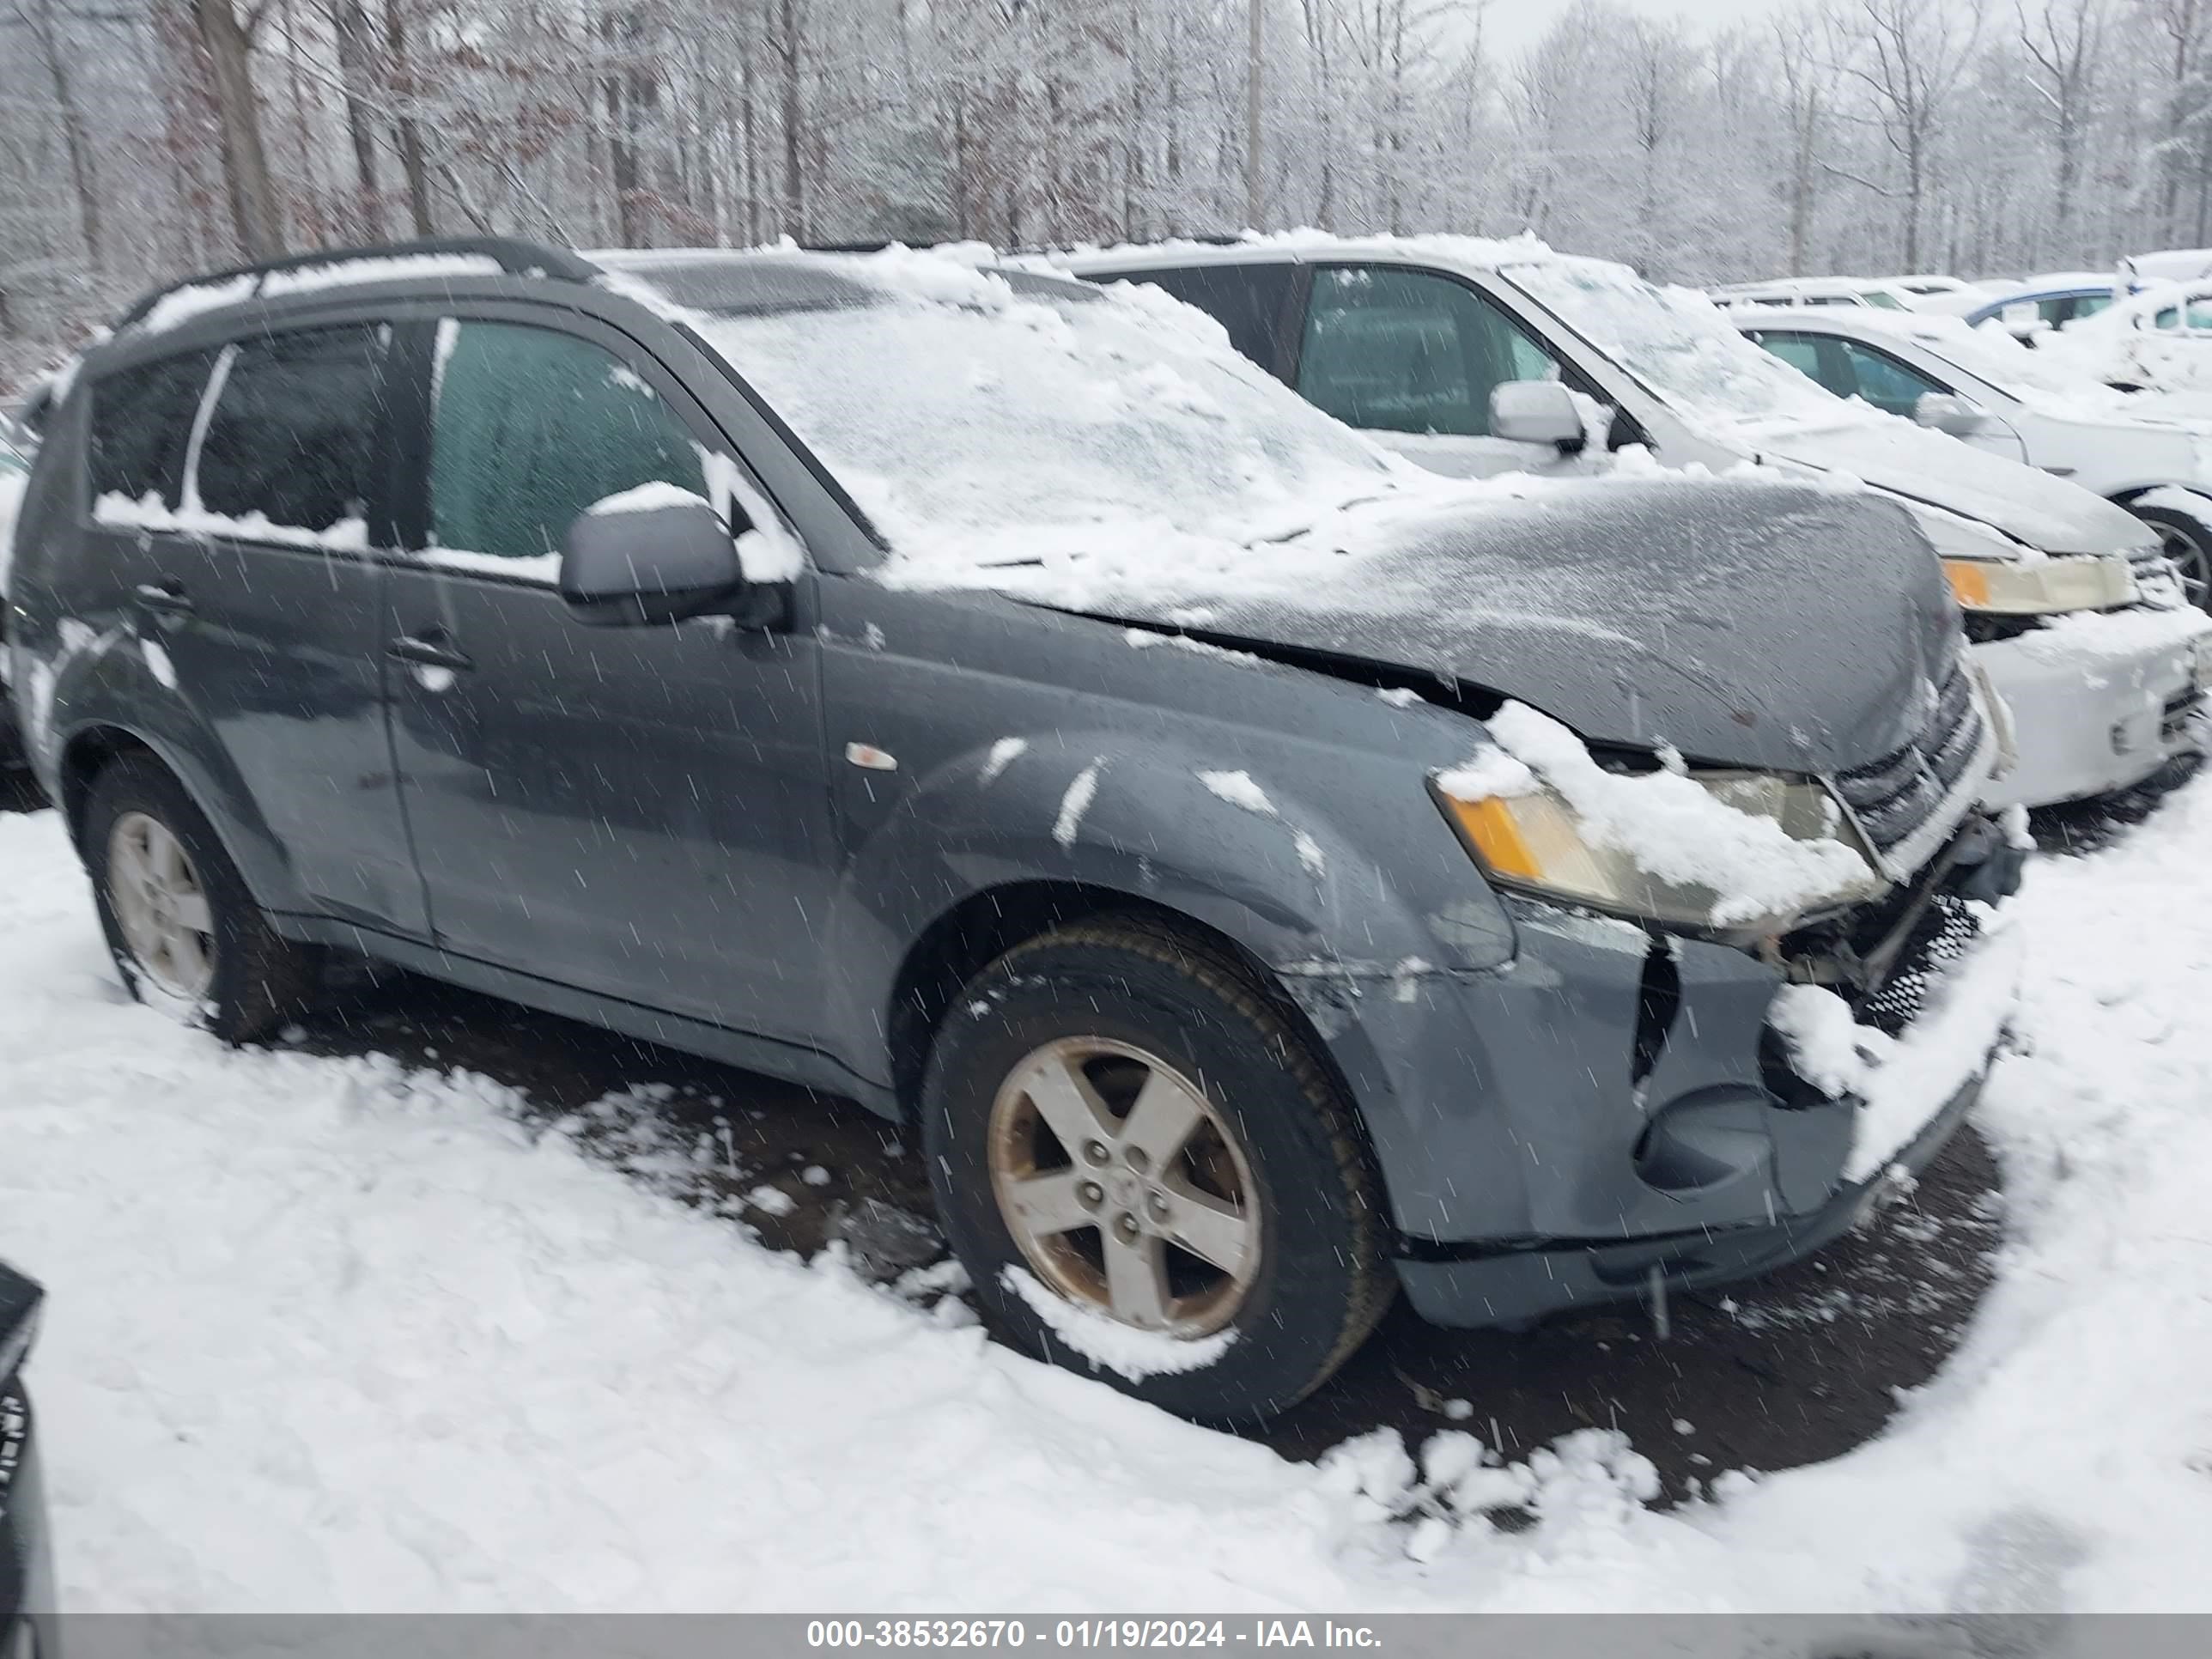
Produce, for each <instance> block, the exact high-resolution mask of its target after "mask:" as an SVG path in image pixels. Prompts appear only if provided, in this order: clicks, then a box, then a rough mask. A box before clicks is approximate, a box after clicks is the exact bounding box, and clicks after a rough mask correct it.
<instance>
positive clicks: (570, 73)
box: [0, 0, 2212, 385]
mask: <svg viewBox="0 0 2212 1659" xmlns="http://www.w3.org/2000/svg"><path fill="white" fill-rule="evenodd" d="M1483 5H1484V0H465V3H453V0H0V385H4V384H5V383H6V380H7V378H8V377H9V375H10V374H15V375H20V374H22V373H24V372H26V371H27V370H28V369H30V368H35V367H36V366H37V365H38V363H39V362H41V361H44V360H45V359H46V358H49V357H51V356H52V355H53V354H54V353H55V352H56V351H57V350H58V349H60V348H62V347H64V346H65V345H67V344H68V343H70V342H71V341H73V339H74V338H75V337H76V336H77V335H78V334H80V333H81V332H82V330H83V328H84V327H85V326H86V325H88V323H89V322H91V321H93V320H95V319H98V318H100V317H101V316H103V315H105V314H107V313H110V312H112V310H113V309H114V307H116V305H117V304H118V302H119V301H122V300H123V299H125V298H126V297H127V296H128V295H131V294H132V293H135V292H137V290H139V289H143V287H144V286H145V285H146V284H147V283H149V282H151V281H153V280H155V278H157V277H161V276H167V275H168V274H171V273H175V272H179V271H182V270H190V269H193V268H204V267H208V266H212V265H220V264H227V263H231V262H234V261H235V260H237V259H238V258H240V257H241V256H245V257H257V256H261V255H264V254H268V253H272V252H278V251H281V250H298V249H305V248H312V247H315V246H321V245H325V244H333V243H341V242H349V241H363V240H368V241H375V240H394V239H400V238H405V237H410V236H414V235H422V234H465V233H471V232H484V231H495V230H496V231H513V232H519V233H521V234H529V235H535V236H543V237H550V238H551V239H554V240H560V241H564V242H569V243H573V244H574V245H577V246H586V247H589V246H605V245H611V244H623V245H641V244H671V243H702V242H704V243H727V244H732V245H744V244H751V243H757V242H762V241H766V240H775V239H776V238H780V237H786V236H788V237H792V238H795V239H796V240H799V241H801V242H808V243H843V242H855V241H866V240H882V239H896V240H906V241H929V240H944V239H948V238H963V239H965V238H981V239H985V240H990V241H992V242H994V243H999V244H1002V245H1015V246H1033V245H1040V244H1047V245H1056V244H1065V243H1070V242H1110V241H1116V240H1125V239H1144V238H1155V237H1161V236H1167V235H1204V234H1223V233H1227V232H1232V231H1235V230H1237V229H1239V228H1243V227H1246V226H1256V227H1259V228H1285V227H1291V226H1302V225H1313V226H1319V227H1322V228H1329V229H1334V230H1339V231H1345V232H1362V231H1413V230H1455V231H1468V232H1479V233H1484V234H1510V233H1513V232H1517V231H1521V230H1524V229H1527V230H1533V231H1534V232H1535V233H1536V234H1538V235H1540V236H1542V237H1544V238H1545V239H1546V240H1549V241H1551V242H1553V244H1554V245H1556V246H1562V247H1565V248H1569V249H1571V250H1574V251H1577V252H1590V253H1599V254H1606V255H1610V256H1613V257H1615V258H1621V259H1626V260H1628V261H1630V262H1632V263H1633V264H1636V265H1638V266H1639V267H1640V268H1641V269H1643V270H1644V271H1645V272H1646V273H1647V274H1650V275H1651V276H1655V277H1658V278H1662V279H1668V280H1674V281H1681V282H1690V283H1705V282H1712V281H1720V280H1726V279H1734V278H1747V277H1754V276H1768V275H1774V274H1781V273H1804V272H1815V271H1850V272H1866V273H1878V272H1887V271H1902V270H1951V271H1954V272H1957V273H1959V274H1960V275H1966V276H1974V275H1984V274H1999V273H2011V272H2019V271H2023V270H2035V269H2047V268H2051V267H2054V266H2059V267H2076V266H2090V267H2097V266H2100V265H2102V264H2106V263H2107V262H2108V261H2109V260H2110V259H2111V258H2112V257H2113V256H2115V255H2116V254H2118V253H2120V252H2126V251H2130V250H2132V249H2136V248H2141V247H2150V246H2176V245H2197V244H2202V243H2204V242H2207V241H2212V0H1800V3H1797V4H1796V5H1795V6H1793V7H1791V8H1790V9H1786V10H1781V11H1778V12H1775V13H1773V14H1771V15H1764V16H1760V17H1759V18H1757V19H1755V20H1753V21H1746V22H1744V23H1742V24H1741V25H1739V26H1736V27H1732V28H1729V29H1724V30H1717V31H1716V30H1711V29H1707V28H1705V27H1700V26H1699V25H1698V24H1697V23H1696V22H1695V21H1694V20H1692V19H1683V20H1658V21H1655V20H1654V19H1653V18H1651V17H1650V16H1649V15H1644V14H1642V13H1638V12H1636V11H1632V10H1630V9H1626V8H1625V7H1624V6H1622V5H1621V4H1620V3H1617V0H1576V3H1574V4H1573V5H1572V6H1571V7H1570V8H1569V9H1566V10H1565V11H1564V12H1562V14H1561V15H1559V18H1558V20H1557V21H1555V22H1554V23H1553V25H1552V27H1550V28H1549V30H1548V31H1547V33H1545V34H1544V35H1543V36H1542V37H1541V39H1540V40H1538V41H1537V42H1536V43H1535V44H1534V46H1531V47H1529V48H1528V49H1527V50H1526V51H1522V52H1516V53H1512V54H1507V53H1504V52H1498V51H1497V50H1495V49H1494V47H1493V46H1491V45H1490V44H1489V43H1488V42H1486V38H1485V37H1486V32H1485V27H1484V24H1485V21H1486V20H1485V16H1484V12H1483Z"/></svg>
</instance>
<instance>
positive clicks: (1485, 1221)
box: [1352, 818, 2024, 1326]
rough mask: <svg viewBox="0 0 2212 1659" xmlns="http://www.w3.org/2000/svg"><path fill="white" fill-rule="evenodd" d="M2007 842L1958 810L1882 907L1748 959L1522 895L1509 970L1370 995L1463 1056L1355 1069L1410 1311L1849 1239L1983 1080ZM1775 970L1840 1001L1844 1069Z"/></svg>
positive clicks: (1396, 1040) (2003, 988) (1511, 1307)
mask: <svg viewBox="0 0 2212 1659" xmlns="http://www.w3.org/2000/svg"><path fill="white" fill-rule="evenodd" d="M2023 857H2024V854H2023V853H2022V852H2021V849H2019V848H2015V847H2012V846H2010V845H2008V843H2007V842H2005V840H2004V838H2003V837H2002V836H2001V835H2000V834H1999V833H1998V832H1997V830H1996V826H1995V825H1994V824H1992V823H1990V822H1989V821H1988V820H1987V819H1984V818H1975V819H1972V820H1970V821H1969V823H1967V824H1966V826H1965V827H1964V828H1962V829H1960V831H1959V833H1958V834H1957V835H1956V836H1954V838H1953V840H1952V842H1951V843H1950V844H1949V845H1948V847H1946V848H1944V849H1943V850H1942V853H1941V854H1939V855H1938V856H1937V857H1936V859H1935V860H1931V862H1930V863H1929V866H1927V867H1926V869H1925V870H1924V871H1923V872H1922V875H1921V878H1920V879H1919V881H1918V882H1917V884H1915V885H1914V886H1913V887H1911V888H1910V889H1908V890H1904V891H1902V892H1899V893H1898V894H1896V895H1894V896H1893V897H1892V899H1891V900H1890V901H1889V902H1887V903H1886V904H1885V905H1883V906H1882V907H1881V908H1879V910H1878V911H1875V912H1870V913H1867V914H1862V915H1857V916H1854V917H1853V918H1850V921H1849V922H1848V924H1840V923H1839V924H1836V925H1832V926H1831V927H1829V928H1827V929H1826V930H1808V931H1807V933H1804V934H1802V935H1797V936H1792V937H1790V938H1789V939H1783V940H1779V941H1776V942H1774V943H1773V945H1771V947H1770V948H1768V949H1767V950H1765V951H1747V950H1743V949H1739V948H1736V947H1734V946H1731V945H1723V944H1720V943H1717V942H1714V941H1710V940H1703V939H1685V938H1680V937H1674V936H1668V935H1657V934H1653V933H1647V932H1645V931H1644V930H1643V929H1640V928H1636V927H1629V926H1627V925H1626V924H1623V923H1618V922H1610V921H1601V920H1599V919H1595V918H1591V917H1587V916H1578V915H1572V914H1570V913H1567V912H1564V911H1559V910H1557V909H1555V908H1551V907H1547V906H1543V905H1540V904H1534V903H1527V904H1522V905H1519V906H1517V907H1516V910H1515V921H1516V929H1517V932H1518V935H1519V950H1518V951H1517V953H1516V957H1515V959H1514V961H1513V963H1512V964H1511V966H1510V969H1506V970H1504V971H1501V972H1496V973H1490V974H1473V973H1469V974H1451V975H1432V976H1430V977H1429V978H1426V979H1425V980H1424V981H1422V982H1421V985H1420V987H1419V994H1418V997H1417V998H1409V997H1407V996H1406V995H1405V994H1403V991H1402V987H1401V991H1400V993H1399V994H1394V995H1390V996H1388V997H1383V998H1376V999H1373V1000H1371V1001H1370V1006H1368V1007H1367V1008H1366V1009H1364V1011H1363V1012H1362V1015H1361V1023H1362V1024H1363V1025H1368V1026H1373V1025H1375V1024H1378V1023H1382V1024H1389V1023H1390V1022H1392V1021H1394V1020H1395V1021H1397V1022H1399V1023H1400V1024H1399V1026H1398V1029H1397V1030H1395V1032H1393V1033H1392V1034H1391V1037H1390V1046H1391V1047H1392V1048H1396V1047H1397V1045H1398V1044H1400V1043H1402V1042H1412V1043H1413V1045H1414V1048H1415V1049H1416V1057H1415V1061H1414V1063H1415V1064H1416V1065H1417V1066H1418V1067H1419V1072H1420V1073H1423V1074H1429V1073H1432V1072H1433V1069H1434V1068H1437V1067H1444V1066H1453V1065H1454V1064H1455V1062H1456V1070H1457V1073H1458V1076H1459V1078H1460V1079H1461V1080H1462V1085H1463V1086H1462V1089H1461V1090H1460V1091H1457V1092H1455V1093H1451V1094H1446V1093H1445V1092H1443V1091H1439V1090H1437V1089H1436V1088H1434V1087H1433V1086H1432V1085H1431V1084H1430V1082H1429V1079H1428V1077H1427V1076H1425V1075H1424V1076H1422V1077H1419V1078H1414V1077H1410V1076H1405V1075H1404V1074H1401V1081H1403V1082H1404V1083H1405V1084H1406V1085H1407V1086H1403V1087H1401V1088H1400V1089H1399V1090H1398V1091H1397V1093H1396V1095H1395V1097H1389V1098H1378V1095H1377V1091H1376V1090H1375V1089H1374V1088H1373V1087H1372V1086H1371V1085H1370V1086H1366V1087H1363V1086H1362V1080H1361V1079H1358V1078H1354V1079H1352V1081H1353V1085H1354V1088H1355V1091H1358V1092H1359V1093H1360V1094H1361V1096H1362V1101H1363V1115H1364V1118H1365V1120H1366V1121H1367V1123H1368V1126H1369V1129H1370V1138H1371V1139H1372V1140H1373V1142H1374V1144H1375V1145H1376V1150H1377V1154H1378V1157H1379V1158H1381V1160H1382V1162H1383V1164H1384V1173H1385V1177H1386V1180H1387V1182H1389V1190H1390V1193H1391V1196H1392V1201H1393V1206H1394V1208H1395V1210H1396V1211H1397V1215H1398V1221H1399V1225H1400V1232H1401V1238H1400V1244H1399V1250H1398V1255H1399V1262H1398V1270H1399V1276H1400V1279H1401V1283H1402V1284H1403V1285H1404V1286H1405V1288H1406V1290H1407V1296H1408V1299H1409V1300H1410V1301H1411V1302H1412V1304H1413V1306H1414V1308H1415V1309H1416V1310H1417V1311H1419V1313H1420V1314H1421V1315H1422V1316H1424V1317H1425V1318H1427V1319H1429V1320H1430V1321H1431V1322H1435V1323H1437V1324H1443V1325H1455V1326H1463V1325H1493V1324H1506V1325H1510V1324H1520V1323H1524V1322H1528V1321H1529V1320H1531V1319H1534V1318H1536V1317H1538V1316H1541V1315H1544V1314H1547V1313H1550V1312H1553V1311H1556V1310H1561V1309H1565V1308H1571V1307H1576V1306H1579V1305H1584V1304H1590V1303H1599V1302H1607V1301H1613V1300H1618V1299H1621V1298H1624V1297H1635V1296H1638V1295H1642V1294H1644V1293H1645V1292H1646V1291H1649V1290H1650V1287H1651V1285H1652V1283H1653V1275H1654V1273H1655V1272H1656V1273H1657V1275H1658V1276H1659V1277H1660V1278H1661V1279H1663V1280H1664V1281H1665V1282H1667V1283H1668V1284H1673V1285H1703V1284H1710V1283H1714V1282H1717V1281H1718V1280H1721V1279H1729V1278H1734V1277H1739V1276H1741V1275H1743V1274H1747V1273H1758V1272H1760V1271H1763V1270H1765V1269H1766V1268H1769V1267H1776V1266H1779V1265H1781V1264H1782V1263H1784V1262H1786V1261H1792V1260H1795V1259H1796V1258H1797V1257H1799V1256H1802V1255H1804V1254H1806V1253H1807V1252H1808V1251H1811V1250H1814V1249H1818V1248H1820V1246H1821V1245H1822V1244H1824V1243H1826V1242H1827V1241H1828V1240H1830V1239H1832V1238H1833V1237H1835V1236H1836V1235H1837V1234H1838V1233H1839V1232H1841V1231H1844V1230H1845V1229H1846V1228H1848V1227H1849V1226H1850V1225H1851V1224H1852V1223H1853V1222H1854V1221H1855V1220H1856V1219H1857V1218H1858V1216H1859V1215H1860V1214H1862V1213H1863V1212H1864V1210H1865V1208H1866V1206H1868V1205H1869V1203H1871V1202H1873V1201H1874V1200H1875V1196H1876V1195H1877V1194H1879V1193H1880V1192H1881V1190H1883V1189H1884V1184H1885V1182H1889V1181H1891V1180H1893V1178H1894V1174H1895V1172H1896V1171H1897V1170H1900V1169H1902V1170H1917V1168H1919V1167H1920V1166H1921V1165H1922V1164H1924V1163H1925V1162H1926V1161H1927V1160H1928V1159H1929V1158H1933V1157H1934V1156H1935V1155H1936V1152H1938V1151H1939V1150H1940V1149H1941V1148H1942V1146H1943V1144H1944V1142H1945V1141H1946V1140H1947V1139H1948V1138H1949V1136H1950V1133H1951V1132H1952V1130H1953V1129H1954V1127H1956V1126H1957V1124H1958V1122H1959V1121H1960V1119H1961V1118H1962V1117H1963V1116H1964V1115H1965V1114H1966V1110H1967V1109H1968V1107H1969V1106H1970V1105H1971V1104H1972V1101H1973V1099H1974V1097H1975V1096H1976V1094H1977V1093H1978V1090H1979V1088H1980V1086H1981V1080H1982V1079H1983V1077H1984V1074H1985V1073H1986V1072H1987V1070H1988V1067H1989V1065H1990V1060H1991V1058H1992V1056H1993V1055H1994V1054H1995V1053H1996V1050H1997V1048H1999V1046H2000V1044H2001V1042H2002V1039H2003V1036H2004V1032H2005V1030H2006V1027H2007V1024H2008V1020H2009V1018H2010V1015H2011V1012H2012V1008H2013V1003H2014V997H2015V990H2016V987H2017V983H2018V978H2019V960H2018V958H2019V945H2018V941H2017V939H2016V937H2015V935H2014V933H2013V932H2012V930H2011V928H2010V927H2008V925H2007V923H2008V918H2006V917H2005V916H2004V915H2002V913H2001V911H2000V909H1999V906H2000V904H2001V902H2002V900H2003V898H2004V897H2006V896H2008V895H2009V894H2010V893H2011V892H2012V891H2013V890H2015V888H2016V887H2017V886H2018V884H2019V879H2020V872H2021V863H2022V860H2023ZM1791 986H1796V987H1801V989H1800V990H1799V991H1796V992H1792V995H1793V996H1799V995H1802V994H1805V992H1804V991H1803V990H1802V987H1825V988H1826V990H1829V991H1832V992H1833V993H1834V994H1835V995H1836V996H1837V997H1838V998H1840V999H1841V1000H1840V1001H1839V1002H1838V1003H1837V1004H1836V1005H1835V1009H1834V1012H1835V1014H1836V1017H1837V1018H1838V1019H1840V1020H1841V1022H1842V1024H1843V1027H1844V1030H1845V1031H1847V1032H1850V1033H1854V1034H1855V1035H1856V1037H1857V1045H1858V1046H1857V1050H1855V1051H1853V1052H1852V1053H1851V1054H1850V1058H1851V1060H1852V1061H1853V1064H1854V1067H1855V1070H1854V1072H1853V1073H1852V1075H1851V1076H1850V1079H1848V1080H1839V1079H1836V1078H1834V1077H1831V1076H1827V1075H1826V1073H1824V1072H1823V1071H1822V1068H1821V1067H1820V1066H1816V1065H1813V1064H1810V1063H1808V1060H1810V1059H1811V1058H1812V1057H1811V1056H1808V1055H1806V1054H1799V1053H1797V1052H1796V1049H1795V1048H1794V1046H1793V1045H1794V1043H1795V1042H1796V1038H1795V1036H1794V1032H1793V1031H1792V1030H1785V1027H1790V1026H1793V1025H1794V1024H1795V1023H1794V1022H1778V1020H1777V1018H1776V1016H1777V1011H1778V1007H1779V1006H1781V1005H1780V1004H1779V1003H1778V997H1779V996H1780V995H1781V994H1782V993H1783V992H1784V989H1785V987H1791ZM1409 1002H1413V1003H1415V1004H1416V1005H1417V1006H1413V1007H1410V1008H1409V1007H1408V1006H1407V1004H1408V1003H1409ZM1805 1073H1810V1074H1812V1075H1813V1076H1814V1077H1815V1078H1818V1079H1820V1081H1819V1082H1817V1083H1814V1082H1808V1080H1807V1076H1806V1075H1804V1074H1805ZM1416 1093H1419V1094H1420V1095H1422V1096H1424V1098H1421V1099H1418V1100H1416V1099H1409V1098H1407V1096H1409V1095H1413V1094H1416Z"/></svg>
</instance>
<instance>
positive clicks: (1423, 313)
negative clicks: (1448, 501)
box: [1298, 265, 1559, 437]
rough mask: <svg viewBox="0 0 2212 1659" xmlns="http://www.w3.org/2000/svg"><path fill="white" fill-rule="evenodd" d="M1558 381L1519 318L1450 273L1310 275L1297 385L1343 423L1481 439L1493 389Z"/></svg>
mask: <svg viewBox="0 0 2212 1659" xmlns="http://www.w3.org/2000/svg"><path fill="white" fill-rule="evenodd" d="M1558 378H1559V365H1558V364H1557V363H1556V362H1554V361H1553V358H1552V356H1551V355H1550V354H1549V353H1548V352H1547V351H1546V350H1545V349H1543V348H1542V347H1541V346H1540V345H1538V344H1537V343H1536V342H1535V341H1534V339H1532V338H1531V337H1529V336H1528V333H1527V332H1525V331H1523V330H1522V328H1521V326H1520V325H1518V324H1516V323H1515V322H1514V321H1513V320H1512V319H1510V317H1508V316H1506V314H1505V313H1504V312H1502V311H1500V310H1498V307H1496V306H1494V305H1492V304H1491V302H1490V301H1488V300H1486V299H1485V298H1484V297H1483V296H1482V295H1479V294H1477V293H1476V292H1475V291H1474V289H1470V288H1468V287H1466V286H1465V285H1463V284H1462V283H1455V282H1453V281H1452V280H1451V279H1450V278H1449V277H1445V276H1430V275H1428V274H1427V273H1425V272H1423V271H1418V270H1393V269H1391V268H1389V267H1387V266H1383V267H1373V266H1350V265H1347V266H1333V267H1327V268H1324V269H1322V270H1317V271H1316V272H1315V273H1314V286H1313V298H1312V301H1311V303H1310V309H1309V312H1308V315H1307V320H1306V330H1305V340H1304V345H1303V347H1302V348H1301V349H1300V351H1299V354H1298V390H1299V392H1302V393H1303V394H1304V396H1305V397H1306V398H1307V399H1308V400H1309V401H1310V402H1312V403H1315V404H1319V405H1320V406H1321V407H1322V408H1323V409H1325V410H1328V412H1329V413H1330V414H1332V415H1334V416H1336V417H1337V419H1339V420H1340V421H1342V422H1345V423H1346V425H1349V426H1356V427H1364V428H1367V429H1369V430H1370V431H1380V432H1421V433H1442V434H1446V435H1456V436H1462V437H1487V436H1488V435H1489V433H1490V394H1491V392H1492V390H1493V389H1495V388H1496V387H1497V386H1499V385H1501V384H1503V383H1504V382H1505V381H1507V380H1557V379H1558Z"/></svg>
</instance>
